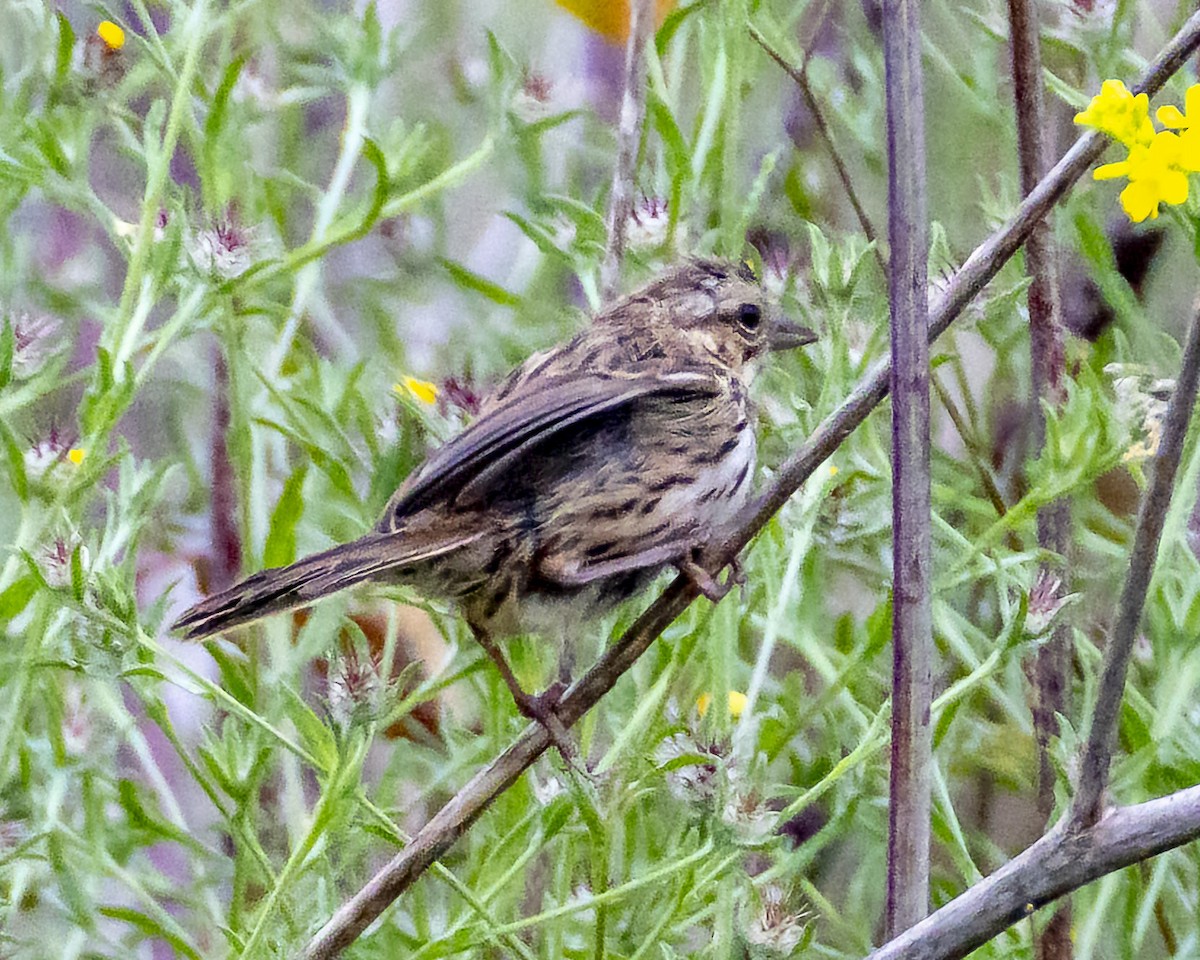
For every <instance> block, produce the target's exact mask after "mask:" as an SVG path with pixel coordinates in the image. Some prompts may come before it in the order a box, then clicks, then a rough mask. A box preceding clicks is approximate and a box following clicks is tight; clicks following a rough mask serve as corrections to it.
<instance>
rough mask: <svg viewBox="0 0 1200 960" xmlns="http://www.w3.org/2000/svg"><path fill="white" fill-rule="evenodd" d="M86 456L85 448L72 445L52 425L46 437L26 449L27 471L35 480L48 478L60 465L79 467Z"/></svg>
mask: <svg viewBox="0 0 1200 960" xmlns="http://www.w3.org/2000/svg"><path fill="white" fill-rule="evenodd" d="M86 456H87V451H86V450H85V449H83V448H82V447H73V446H71V444H70V443H69V442H67V440H66V439H65V438H64V437H63V436H62V435H61V434H60V433H59V432H58V428H57V427H51V428H50V433H49V434H47V436H46V437H44V438H43V439H41V440H36V441H34V443H33V444H32V445H31V446H30V447H29V449H28V450H26V451H25V473H26V475H27V476H29V477H30V478H32V479H34V480H43V479H48V478H49V477H50V475H51V473H53V472H54V471H55V468H57V467H58V466H60V465H62V464H67V465H69V466H73V467H77V466H79V465H80V464H81V463H83V460H84V457H86Z"/></svg>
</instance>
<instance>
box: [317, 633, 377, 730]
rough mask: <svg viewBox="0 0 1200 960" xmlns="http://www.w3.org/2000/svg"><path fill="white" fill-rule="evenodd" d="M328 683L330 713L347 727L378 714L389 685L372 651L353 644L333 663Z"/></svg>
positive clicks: (364, 721) (338, 722)
mask: <svg viewBox="0 0 1200 960" xmlns="http://www.w3.org/2000/svg"><path fill="white" fill-rule="evenodd" d="M327 683H328V690H327V691H326V697H327V699H328V702H329V715H330V717H331V718H332V719H333V722H334V723H335V724H336V725H337V726H338V727H339V728H341V729H343V730H346V729H349V728H350V727H352V726H356V725H358V724H361V723H368V722H370V721H371V720H373V719H375V717H376V716H378V714H379V708H380V703H381V702H382V699H383V690H384V686H385V685H384V682H383V679H382V677H381V676H380V673H379V664H378V663H376V662H375V658H374V657H372V656H371V655H370V654H362V653H359V652H358V650H357V649H356V648H355V647H353V646H349V647H347V648H346V649H344V650H342V651H341V652H340V653H339V654H337V655H336V656H335V657H334V658H333V659H332V661H331V662H330V664H329V678H328V681H327Z"/></svg>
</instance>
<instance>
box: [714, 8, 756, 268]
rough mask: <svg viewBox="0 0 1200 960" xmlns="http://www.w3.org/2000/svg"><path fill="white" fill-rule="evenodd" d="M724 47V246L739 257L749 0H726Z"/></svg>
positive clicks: (721, 199) (720, 204) (742, 238)
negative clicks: (740, 158)
mask: <svg viewBox="0 0 1200 960" xmlns="http://www.w3.org/2000/svg"><path fill="white" fill-rule="evenodd" d="M721 8H722V10H723V13H724V23H723V29H722V34H723V36H722V40H721V45H722V48H723V49H724V50H725V51H726V53H727V58H728V63H729V76H728V79H727V80H726V83H725V91H724V93H725V98H724V99H725V102H724V104H723V105H722V110H721V112H722V117H721V124H722V136H721V182H720V187H721V196H720V197H719V200H718V207H719V209H720V212H721V231H722V233H723V240H724V242H723V243H722V246H723V247H724V251H723V252H724V253H725V255H726V256H730V257H739V256H741V253H742V247H743V246H744V244H745V239H746V238H745V236H743V235H741V219H742V218H741V216H740V213H741V198H742V190H741V184H740V183H739V182H738V172H739V170H740V169H741V168H740V165H739V163H738V159H739V158H738V151H739V149H740V147H741V124H740V118H741V114H742V110H741V106H742V77H743V75H744V74H745V69H744V65H745V59H746V58H745V50H746V43H745V39H744V38H745V33H746V21H747V20H748V19H749V16H750V11H749V10H748V9H747V4H746V0H725V2H724V3H722V4H721Z"/></svg>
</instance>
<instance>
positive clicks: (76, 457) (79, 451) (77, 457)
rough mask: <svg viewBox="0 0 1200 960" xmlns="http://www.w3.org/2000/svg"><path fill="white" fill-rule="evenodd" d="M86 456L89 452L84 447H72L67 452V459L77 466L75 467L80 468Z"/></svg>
mask: <svg viewBox="0 0 1200 960" xmlns="http://www.w3.org/2000/svg"><path fill="white" fill-rule="evenodd" d="M86 456H87V451H86V450H85V449H83V447H72V448H71V449H70V450H68V451H67V459H68V460H70V461H71V462H72V463H73V464H75V466H79V465H80V464H81V463H83V458H84V457H86Z"/></svg>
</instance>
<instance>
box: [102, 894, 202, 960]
mask: <svg viewBox="0 0 1200 960" xmlns="http://www.w3.org/2000/svg"><path fill="white" fill-rule="evenodd" d="M99 912H100V913H101V914H102V915H103V916H106V917H108V918H109V919H111V920H120V921H122V922H124V923H128V924H129V925H130V926H132V927H134V928H136V929H137V930H138V931H139V932H141V933H143V934H145V935H146V937H147V938H149V939H153V940H164V941H166V942H167V943H169V944H170V945H171V946H172V947H173V948H174V949H175V952H176V954H177V955H182V956H186V957H191V958H193V960H202V958H201V956H200V954H198V953H197V952H196V951H195V950H194V949H193V948H192V946H191V944H189V943H188V942H187V941H186V940H184V939H183V938H182V937H180V936H179V935H178V934H177V933H175V932H173V931H172V930H169V929H168V928H167V927H165V926H164V925H163V924H161V923H160V922H159V921H157V920H155V919H154V918H153V917H151V916H149V915H148V914H145V913H142V912H141V911H140V910H134V909H131V908H130V907H101V908H100V910H99Z"/></svg>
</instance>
